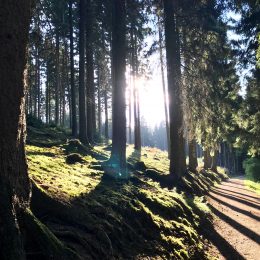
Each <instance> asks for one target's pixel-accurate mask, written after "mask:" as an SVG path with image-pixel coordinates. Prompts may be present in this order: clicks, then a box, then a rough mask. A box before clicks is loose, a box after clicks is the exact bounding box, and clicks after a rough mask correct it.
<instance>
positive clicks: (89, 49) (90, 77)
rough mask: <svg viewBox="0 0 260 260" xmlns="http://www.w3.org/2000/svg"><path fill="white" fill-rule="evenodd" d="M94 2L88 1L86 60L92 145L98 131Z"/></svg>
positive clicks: (88, 131) (88, 124) (89, 135)
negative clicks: (94, 55)
mask: <svg viewBox="0 0 260 260" xmlns="http://www.w3.org/2000/svg"><path fill="white" fill-rule="evenodd" d="M92 5H93V2H92V1H91V0H87V7H86V10H87V15H86V17H87V18H86V60H87V82H86V85H87V87H86V89H87V135H88V140H89V142H90V143H93V142H94V134H95V131H96V116H95V115H96V114H95V88H94V66H93V63H94V61H93V59H94V57H93V35H92V34H93V32H92V29H93V21H92V20H93V13H92V12H93V7H92Z"/></svg>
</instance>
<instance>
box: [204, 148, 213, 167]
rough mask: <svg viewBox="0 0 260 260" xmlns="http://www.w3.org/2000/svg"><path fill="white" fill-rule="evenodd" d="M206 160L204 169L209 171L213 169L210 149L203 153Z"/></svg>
mask: <svg viewBox="0 0 260 260" xmlns="http://www.w3.org/2000/svg"><path fill="white" fill-rule="evenodd" d="M203 158H204V169H205V170H207V169H209V168H211V156H210V150H209V149H208V148H206V149H205V151H204V153H203Z"/></svg>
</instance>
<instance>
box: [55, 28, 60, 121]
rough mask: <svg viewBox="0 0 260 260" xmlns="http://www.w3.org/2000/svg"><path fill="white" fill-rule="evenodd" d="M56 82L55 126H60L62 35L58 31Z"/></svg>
mask: <svg viewBox="0 0 260 260" xmlns="http://www.w3.org/2000/svg"><path fill="white" fill-rule="evenodd" d="M56 30H57V31H56V51H55V52H56V53H55V56H56V64H55V65H56V82H55V124H56V125H58V124H59V93H60V34H59V31H58V29H56Z"/></svg>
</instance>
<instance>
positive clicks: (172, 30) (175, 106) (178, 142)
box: [164, 0, 186, 180]
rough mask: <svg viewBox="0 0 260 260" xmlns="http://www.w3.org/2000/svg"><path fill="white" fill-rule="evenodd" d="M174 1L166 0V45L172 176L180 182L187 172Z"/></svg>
mask: <svg viewBox="0 0 260 260" xmlns="http://www.w3.org/2000/svg"><path fill="white" fill-rule="evenodd" d="M174 2H175V4H176V1H172V0H164V15H165V20H164V21H165V44H166V58H167V78H168V93H169V122H170V144H171V146H170V151H171V152H170V174H171V175H172V177H173V178H174V179H176V180H178V179H179V178H180V177H181V176H182V175H183V173H184V172H185V171H186V163H185V154H184V138H183V112H182V98H181V83H180V76H181V75H180V73H181V72H180V61H179V55H180V46H179V34H178V30H177V27H176V20H175V19H176V17H175V15H174V13H175V8H174Z"/></svg>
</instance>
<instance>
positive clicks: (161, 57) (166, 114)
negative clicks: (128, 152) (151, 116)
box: [158, 16, 170, 158]
mask: <svg viewBox="0 0 260 260" xmlns="http://www.w3.org/2000/svg"><path fill="white" fill-rule="evenodd" d="M158 31H159V51H160V65H161V74H162V87H163V98H164V114H165V127H166V135H167V150H168V157H169V158H170V129H169V116H168V108H167V95H166V84H165V79H164V67H163V64H164V62H163V43H162V42H163V37H162V26H161V23H160V19H159V16H158Z"/></svg>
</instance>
